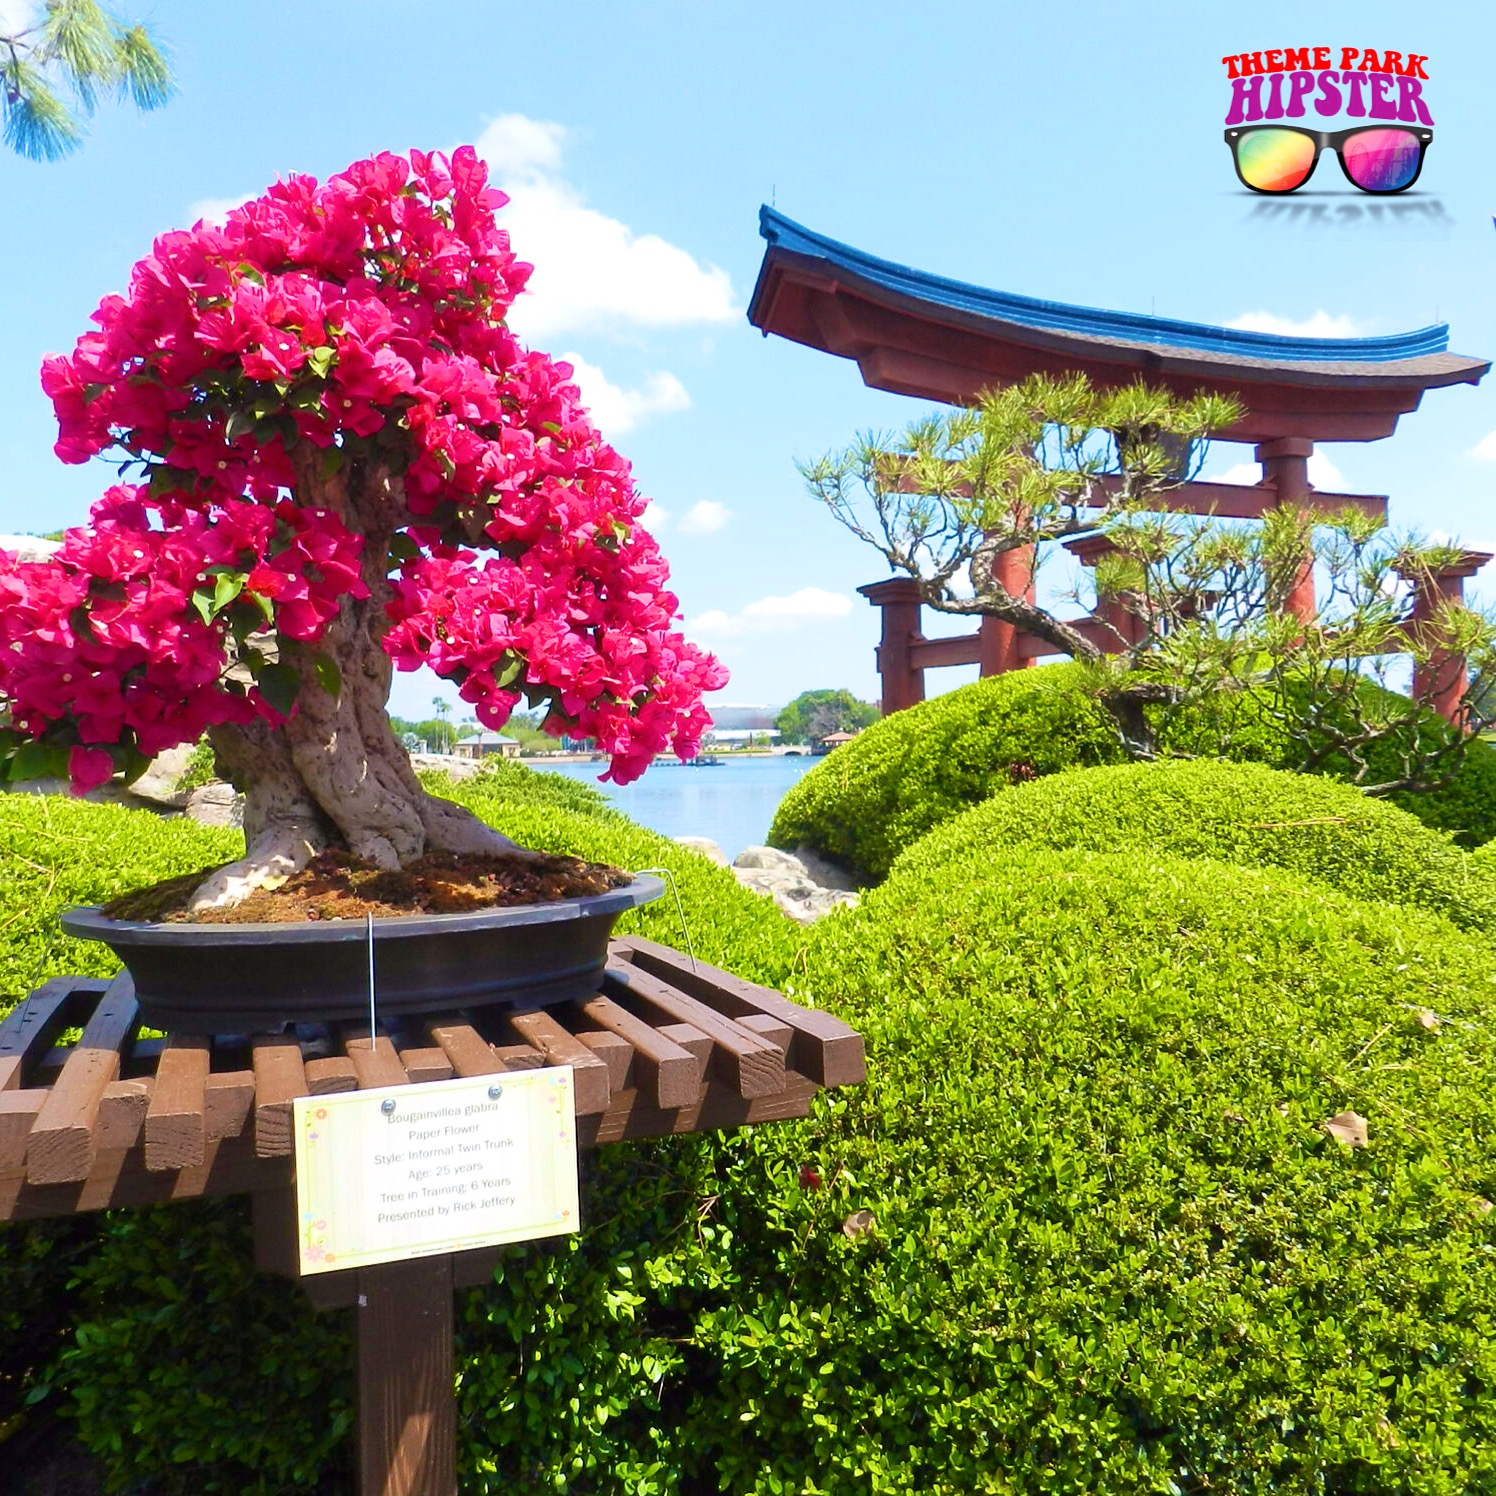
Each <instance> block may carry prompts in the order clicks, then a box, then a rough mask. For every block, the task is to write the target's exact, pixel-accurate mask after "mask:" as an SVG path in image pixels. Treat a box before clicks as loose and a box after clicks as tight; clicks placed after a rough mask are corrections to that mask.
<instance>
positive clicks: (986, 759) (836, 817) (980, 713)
mask: <svg viewBox="0 0 1496 1496" xmlns="http://www.w3.org/2000/svg"><path fill="white" fill-rule="evenodd" d="M1368 689H1369V690H1375V689H1377V688H1376V687H1374V686H1368ZM1223 710H1229V712H1230V721H1229V735H1228V740H1229V748H1228V751H1227V752H1226V753H1225V754H1223V755H1220V756H1222V757H1225V758H1229V759H1231V760H1234V761H1248V762H1263V763H1267V764H1268V765H1270V766H1273V767H1281V766H1282V765H1283V763H1284V761H1285V749H1284V745H1283V740H1282V737H1281V734H1280V732H1279V730H1278V729H1277V728H1276V727H1274V726H1273V725H1272V724H1270V723H1268V722H1266V721H1264V720H1263V718H1262V717H1261V715H1260V713H1258V712H1256V711H1255V710H1254V709H1253V708H1252V707H1251V705H1250V703H1242V702H1233V703H1228V704H1226V705H1224V706H1223V707H1220V708H1215V707H1210V708H1200V709H1198V710H1197V711H1195V712H1193V713H1190V714H1185V715H1183V716H1182V717H1181V718H1179V719H1177V720H1176V721H1175V722H1174V723H1173V724H1172V726H1171V727H1170V729H1169V731H1168V732H1167V733H1166V735H1165V737H1164V741H1163V743H1162V744H1161V748H1162V750H1163V751H1164V752H1166V753H1177V754H1181V755H1185V756H1188V757H1198V756H1200V755H1202V754H1207V755H1211V756H1215V755H1216V751H1217V747H1218V745H1219V743H1220V741H1221V723H1220V721H1219V717H1220V713H1221V711H1223ZM1443 731H1445V729H1444V727H1443V725H1442V724H1441V723H1438V722H1437V721H1436V720H1434V719H1430V724H1429V732H1430V733H1431V734H1437V733H1441V732H1443ZM1125 758H1126V755H1125V754H1124V753H1123V751H1122V748H1121V746H1120V741H1119V739H1118V737H1117V732H1116V729H1115V727H1114V726H1113V724H1112V721H1111V719H1110V718H1109V717H1108V716H1107V714H1106V713H1105V712H1104V711H1102V709H1101V708H1100V707H1099V706H1098V705H1097V704H1096V702H1095V701H1094V700H1093V698H1092V696H1091V693H1090V690H1089V689H1088V687H1087V684H1086V673H1085V670H1084V667H1082V666H1078V665H1075V664H1061V665H1046V666H1043V667H1041V668H1039V669H1036V670H1020V671H1015V672H1013V673H1012V674H1009V675H999V676H993V677H991V678H989V679H987V680H981V681H977V682H976V683H975V684H973V685H969V686H962V687H960V688H959V689H957V690H955V691H951V692H948V693H947V694H946V695H944V696H938V697H936V698H935V699H934V700H933V701H926V702H922V703H921V704H920V705H919V706H915V707H910V708H909V709H908V710H907V711H902V712H895V713H894V715H893V716H891V717H885V718H884V719H883V720H882V721H881V722H878V723H876V724H875V725H874V726H872V727H870V728H869V729H868V730H867V731H866V732H864V733H861V734H860V735H859V736H858V737H857V738H855V739H854V740H853V741H852V742H850V743H846V744H844V745H843V746H842V747H840V748H838V749H836V751H835V752H834V753H832V754H830V755H829V756H828V757H827V758H826V760H825V762H823V763H821V764H818V765H817V766H816V768H814V769H813V770H812V771H811V772H810V773H809V774H807V775H806V776H805V777H804V778H803V779H802V780H800V782H799V783H798V784H797V785H796V786H795V787H794V788H793V789H791V790H790V792H789V793H788V794H787V795H786V796H785V798H784V800H783V801H782V802H781V804H780V807H779V811H778V814H777V815H776V816H775V818H774V824H773V826H772V827H771V828H770V831H769V842H770V844H771V845H773V846H776V847H785V848H794V847H796V846H798V845H801V844H804V845H807V846H810V847H812V848H814V849H815V850H816V851H817V852H820V853H821V854H822V855H823V856H826V857H830V858H832V859H833V860H834V861H836V862H839V863H841V864H842V865H843V866H845V867H847V868H849V869H850V870H851V871H853V872H854V873H857V874H859V875H860V876H862V877H865V878H867V879H869V880H871V881H877V880H878V879H880V878H883V877H885V876H886V875H887V873H888V870H889V868H890V867H891V866H892V865H893V861H894V859H895V858H896V857H898V856H899V854H900V853H901V852H903V851H904V850H905V849H906V848H907V847H909V846H910V845H912V844H913V843H914V842H915V841H917V840H918V839H919V838H920V837H921V836H923V835H924V834H925V833H926V832H927V831H929V830H930V829H931V828H932V827H934V826H937V825H939V824H940V823H941V822H943V821H946V820H949V819H950V817H951V816H953V815H958V814H960V812H962V811H963V810H966V809H968V808H969V807H971V806H972V805H976V804H980V803H981V802H982V801H984V800H987V799H990V798H991V797H992V796H993V795H994V794H996V793H997V792H998V791H1000V790H1004V789H1007V788H1009V787H1010V786H1011V785H1013V784H1015V783H1024V782H1026V781H1027V780H1030V779H1033V778H1035V777H1042V776H1044V775H1047V774H1053V773H1056V772H1058V771H1061V770H1068V769H1075V768H1088V767H1092V766H1097V765H1102V764H1115V763H1121V762H1123V761H1124V760H1125ZM1371 759H1372V765H1373V771H1374V773H1375V774H1376V775H1377V776H1378V777H1379V778H1384V779H1391V778H1393V777H1395V774H1396V773H1397V772H1398V771H1397V770H1396V769H1395V768H1394V766H1393V764H1392V762H1391V759H1390V755H1389V754H1388V753H1387V752H1386V751H1385V750H1378V751H1374V752H1373V753H1372V755H1371ZM1325 773H1326V775H1328V776H1329V777H1332V778H1346V777H1349V770H1348V769H1347V768H1346V766H1345V765H1337V764H1334V763H1331V764H1328V765H1327V766H1326V769H1325ZM1387 799H1388V801H1389V802H1390V803H1392V804H1395V805H1397V806H1399V807H1401V808H1402V809H1403V810H1406V811H1408V812H1409V813H1410V814H1412V815H1414V816H1417V818H1418V819H1419V820H1420V821H1422V822H1423V823H1424V824H1425V825H1426V826H1430V827H1433V828H1434V829H1435V830H1439V831H1448V832H1450V833H1451V834H1452V836H1453V838H1454V840H1455V841H1456V842H1457V843H1458V844H1459V845H1460V846H1463V847H1474V846H1478V845H1480V844H1481V843H1483V842H1485V841H1487V840H1489V839H1490V838H1492V837H1493V836H1496V748H1493V747H1492V746H1491V745H1490V744H1489V743H1486V742H1475V743H1471V744H1470V745H1469V749H1468V752H1467V754H1466V757H1465V759H1464V762H1463V763H1462V765H1461V767H1460V769H1459V771H1458V772H1457V773H1456V774H1455V775H1454V777H1453V779H1452V781H1451V782H1450V783H1449V784H1448V785H1446V786H1445V787H1444V788H1443V789H1440V790H1433V791H1428V792H1425V793H1418V794H1409V793H1405V792H1400V793H1397V794H1394V795H1390V796H1388V797H1387Z"/></svg>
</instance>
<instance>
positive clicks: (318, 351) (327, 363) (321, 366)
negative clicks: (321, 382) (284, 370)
mask: <svg viewBox="0 0 1496 1496" xmlns="http://www.w3.org/2000/svg"><path fill="white" fill-rule="evenodd" d="M337 361H338V351H337V349H336V348H334V347H333V346H332V345H331V344H330V343H326V344H323V346H322V347H320V348H309V349H308V350H307V355H306V365H307V368H309V369H310V370H311V371H312V373H313V374H315V375H316V376H317V378H318V379H326V378H327V376H328V373H329V371H330V370H331V369H332V366H333V365H334V364H335V363H337Z"/></svg>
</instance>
